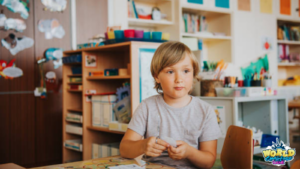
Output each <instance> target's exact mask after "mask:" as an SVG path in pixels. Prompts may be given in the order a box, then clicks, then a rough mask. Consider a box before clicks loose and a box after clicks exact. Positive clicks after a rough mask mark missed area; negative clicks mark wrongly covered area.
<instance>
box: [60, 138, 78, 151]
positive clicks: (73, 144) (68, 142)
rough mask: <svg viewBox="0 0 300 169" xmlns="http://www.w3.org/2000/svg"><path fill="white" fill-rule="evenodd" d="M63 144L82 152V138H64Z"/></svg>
mask: <svg viewBox="0 0 300 169" xmlns="http://www.w3.org/2000/svg"><path fill="white" fill-rule="evenodd" d="M64 146H65V147H66V148H69V149H72V150H76V151H80V152H82V140H66V141H65V143H64Z"/></svg>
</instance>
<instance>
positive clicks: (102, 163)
mask: <svg viewBox="0 0 300 169" xmlns="http://www.w3.org/2000/svg"><path fill="white" fill-rule="evenodd" d="M130 164H136V165H138V162H137V161H135V160H134V159H125V158H122V157H120V156H114V157H105V158H98V159H93V160H85V161H78V162H73V163H65V164H58V165H51V166H44V167H37V168H32V169H57V168H64V167H66V168H67V167H68V168H69V167H72V168H102V167H103V168H109V167H113V166H119V165H130ZM142 167H145V168H148V169H153V168H165V169H173V167H169V166H165V165H161V164H154V163H148V162H147V163H144V164H143V163H142Z"/></svg>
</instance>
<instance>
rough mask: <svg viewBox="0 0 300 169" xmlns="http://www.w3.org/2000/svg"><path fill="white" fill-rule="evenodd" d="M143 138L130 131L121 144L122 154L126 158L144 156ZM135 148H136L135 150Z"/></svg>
mask: <svg viewBox="0 0 300 169" xmlns="http://www.w3.org/2000/svg"><path fill="white" fill-rule="evenodd" d="M143 142H144V140H143V137H142V136H141V135H139V134H138V133H136V132H135V131H133V130H130V129H128V130H127V131H126V133H125V135H124V137H123V139H122V141H121V143H120V154H121V156H122V157H125V158H136V157H137V156H139V155H141V154H143V148H142V147H143V144H144V143H143ZM133 147H134V148H133Z"/></svg>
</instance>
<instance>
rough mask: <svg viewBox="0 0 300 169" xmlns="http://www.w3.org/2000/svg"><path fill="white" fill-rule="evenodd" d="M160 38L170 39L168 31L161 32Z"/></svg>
mask: <svg viewBox="0 0 300 169" xmlns="http://www.w3.org/2000/svg"><path fill="white" fill-rule="evenodd" d="M161 39H162V40H169V39H170V33H166V32H164V33H163V34H162V37H161Z"/></svg>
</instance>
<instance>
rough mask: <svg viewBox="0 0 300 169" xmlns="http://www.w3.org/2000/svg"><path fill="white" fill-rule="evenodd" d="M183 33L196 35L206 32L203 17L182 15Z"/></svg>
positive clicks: (204, 18) (205, 23)
mask: <svg viewBox="0 0 300 169" xmlns="http://www.w3.org/2000/svg"><path fill="white" fill-rule="evenodd" d="M182 19H183V22H184V32H187V33H196V32H202V31H207V20H206V17H205V16H201V15H195V14H189V13H183V14H182Z"/></svg>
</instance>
